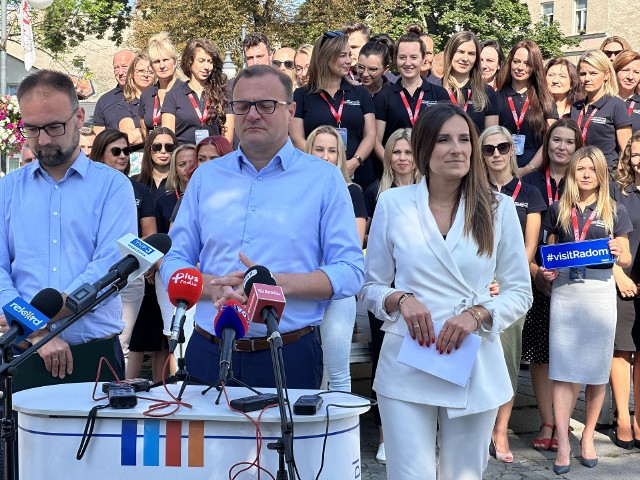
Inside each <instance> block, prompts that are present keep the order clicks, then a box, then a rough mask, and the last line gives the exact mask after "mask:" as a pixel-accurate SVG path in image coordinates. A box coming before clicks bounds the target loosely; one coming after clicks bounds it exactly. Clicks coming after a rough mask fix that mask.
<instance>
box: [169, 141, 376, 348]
mask: <svg viewBox="0 0 640 480" xmlns="http://www.w3.org/2000/svg"><path fill="white" fill-rule="evenodd" d="M169 235H170V236H171V238H172V241H173V244H172V247H171V250H170V251H169V253H168V254H167V255H165V257H164V260H163V262H162V267H161V273H162V279H163V280H164V282H165V283H166V284H168V282H169V280H170V278H171V275H172V274H173V273H174V272H175V271H176V270H178V269H180V268H187V267H193V266H195V265H196V264H197V263H198V262H200V271H202V272H203V273H205V274H207V273H208V274H214V275H225V274H228V273H230V272H233V271H236V270H246V267H245V266H244V265H243V264H242V263H241V262H240V260H239V259H238V253H239V252H243V253H245V254H246V255H247V256H248V257H249V258H250V259H252V260H253V261H255V262H257V263H259V264H260V265H264V266H265V267H267V268H269V270H271V271H272V272H275V273H278V272H287V273H308V272H313V271H315V270H317V269H321V270H322V271H323V272H324V273H325V274H326V275H327V276H328V277H329V280H330V281H331V285H332V287H333V297H332V299H340V298H345V297H350V296H352V295H355V294H356V293H358V291H359V290H360V287H361V286H362V282H363V280H364V258H363V255H362V249H361V248H360V239H359V238H358V233H357V231H356V222H355V216H354V213H353V205H352V202H351V199H350V197H349V193H348V192H347V186H346V184H345V181H344V178H343V177H342V175H341V174H340V171H339V170H338V169H337V168H335V166H333V165H331V164H329V163H327V162H325V161H323V160H321V159H318V158H316V157H313V156H311V155H307V154H305V153H303V152H301V151H300V150H297V149H295V148H294V147H293V144H292V143H291V141H290V140H288V141H287V143H286V144H285V145H284V146H283V147H282V149H280V151H279V152H278V153H277V154H276V156H275V157H274V158H273V159H272V160H271V162H269V164H268V165H267V166H265V167H264V168H262V169H261V170H260V171H256V169H255V168H254V167H253V165H252V164H251V163H250V162H249V160H248V159H247V158H246V157H245V156H244V153H243V152H242V146H241V147H240V149H238V150H236V151H234V152H232V153H230V154H228V155H226V156H224V157H222V158H218V159H216V161H215V162H207V163H205V164H204V165H201V166H199V167H198V168H197V169H196V171H195V172H194V174H193V177H192V178H191V180H190V181H189V186H188V187H187V190H186V192H185V195H184V197H183V200H182V204H181V206H180V211H179V212H178V215H177V217H176V221H175V223H174V224H173V228H172V229H171V232H170V234H169ZM326 303H327V302H326V301H320V300H310V299H302V298H295V297H290V298H287V304H286V307H285V309H284V313H283V315H282V319H281V321H280V331H281V332H288V331H292V330H297V329H299V328H302V327H305V326H307V325H319V324H320V322H321V320H322V316H323V314H324V308H325V306H326ZM215 316H216V311H215V309H214V307H213V302H212V301H211V300H201V301H200V302H199V303H198V307H197V310H196V313H195V321H196V323H197V324H198V325H199V326H200V327H201V328H203V329H205V330H207V331H208V332H210V333H212V334H213V333H214V330H213V319H214V318H215ZM264 335H266V328H265V326H264V325H258V324H255V323H251V324H250V327H249V333H248V334H247V336H249V337H261V336H264Z"/></svg>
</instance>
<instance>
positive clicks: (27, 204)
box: [0, 70, 137, 381]
mask: <svg viewBox="0 0 640 480" xmlns="http://www.w3.org/2000/svg"><path fill="white" fill-rule="evenodd" d="M18 103H19V105H20V111H21V115H22V120H23V124H24V126H23V127H22V132H23V134H24V135H25V136H26V137H27V140H28V144H29V147H30V148H31V150H32V151H33V152H34V153H35V155H36V161H35V162H33V163H31V164H30V165H27V166H25V167H23V168H20V169H18V170H16V171H15V172H12V173H10V174H9V175H7V176H6V177H5V178H3V179H2V180H0V212H2V214H3V217H2V219H1V220H0V305H5V304H6V303H8V302H9V301H10V300H12V299H13V298H15V297H17V296H20V297H22V298H23V299H25V300H27V301H30V300H31V299H32V298H33V297H34V295H35V294H36V293H37V292H39V291H40V290H42V289H43V288H46V287H51V288H55V289H56V290H58V291H60V292H63V297H64V298H66V294H69V293H71V292H72V291H74V290H75V289H76V288H77V287H79V286H81V285H82V284H84V283H94V282H95V281H97V280H98V279H99V278H101V277H102V276H104V275H105V274H106V273H107V271H108V270H109V268H110V267H111V266H112V265H113V264H115V263H116V262H117V261H118V260H119V259H120V254H119V252H118V245H117V240H118V238H120V237H122V236H123V235H125V234H127V233H129V232H134V233H135V232H137V223H136V210H135V201H134V196H133V189H132V187H131V182H129V180H128V179H127V178H126V177H125V176H124V175H122V174H121V173H120V172H118V171H117V170H115V169H112V168H110V167H108V166H106V165H104V164H102V163H97V162H92V161H91V160H89V159H88V158H87V157H86V156H85V154H84V153H82V152H81V151H80V147H79V137H80V134H79V128H80V127H81V126H82V125H83V123H84V110H83V109H82V108H81V107H80V106H79V104H78V99H77V96H76V92H75V88H74V87H73V83H72V82H71V80H70V79H69V77H68V76H66V75H64V74H62V73H59V72H53V71H47V70H41V71H39V72H37V73H35V74H33V75H30V76H29V77H27V78H26V79H25V80H23V82H22V83H21V84H20V86H19V87H18ZM69 315H71V312H70V311H69V310H67V309H66V308H64V307H63V309H62V310H61V311H60V312H59V313H58V315H56V316H55V317H54V319H53V320H54V321H56V320H59V319H62V318H64V317H68V316H69ZM123 326H124V325H123V322H122V305H121V302H120V297H119V296H113V297H110V298H109V299H107V300H106V301H105V302H104V303H103V304H101V305H99V306H98V307H97V308H96V309H95V310H94V311H93V312H91V313H89V314H87V315H86V316H85V317H83V318H82V319H80V320H79V321H78V322H76V323H75V324H74V325H73V326H71V327H70V328H69V329H67V330H66V331H64V332H63V333H62V335H61V336H60V337H58V338H55V339H54V340H53V341H51V342H50V343H48V344H47V345H45V346H44V347H42V348H41V349H40V350H38V353H39V354H40V356H41V357H42V359H43V360H44V363H45V366H46V368H47V370H48V371H50V372H51V373H52V375H53V376H54V377H59V378H60V379H62V378H64V377H65V376H66V375H67V374H71V373H72V372H73V357H72V354H71V350H70V348H69V345H75V344H79V343H87V342H91V341H94V340H98V339H104V338H107V337H113V338H114V340H113V345H114V346H113V348H116V349H117V348H118V345H119V341H118V337H117V334H118V333H119V332H120V331H121V330H122V328H123ZM4 331H6V320H5V319H4V317H2V319H1V320H0V332H4ZM46 333H47V332H46V330H45V331H42V330H40V331H37V332H35V333H34V334H33V335H32V336H31V337H30V339H29V340H30V341H31V342H32V343H34V342H36V341H37V340H39V339H40V338H42V336H44V335H45V334H46ZM120 354H121V351H120ZM120 356H121V355H120ZM116 358H117V359H118V360H120V358H118V356H116ZM116 367H118V366H116ZM120 367H122V366H120ZM96 369H97V365H96ZM118 370H122V368H119V369H118ZM123 373H124V372H122V371H120V372H119V374H121V375H122V374H123ZM83 380H84V381H87V380H88V379H79V380H78V381H83Z"/></svg>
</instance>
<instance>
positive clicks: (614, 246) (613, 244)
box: [607, 238, 622, 259]
mask: <svg viewBox="0 0 640 480" xmlns="http://www.w3.org/2000/svg"><path fill="white" fill-rule="evenodd" d="M607 245H609V251H610V252H611V255H613V258H615V259H617V258H618V257H619V256H620V254H621V253H622V248H620V244H619V243H618V241H617V240H616V239H615V238H612V239H611V240H609V242H608V243H607Z"/></svg>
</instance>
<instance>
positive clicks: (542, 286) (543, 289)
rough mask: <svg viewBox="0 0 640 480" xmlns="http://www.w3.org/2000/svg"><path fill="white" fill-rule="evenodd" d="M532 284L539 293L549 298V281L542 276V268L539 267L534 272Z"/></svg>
mask: <svg viewBox="0 0 640 480" xmlns="http://www.w3.org/2000/svg"><path fill="white" fill-rule="evenodd" d="M533 284H534V285H535V286H536V290H538V291H539V292H540V293H543V294H544V295H546V296H547V297H550V296H551V281H550V280H548V279H547V277H546V276H545V275H544V268H542V267H539V268H538V269H537V270H536V274H535V276H534V277H533Z"/></svg>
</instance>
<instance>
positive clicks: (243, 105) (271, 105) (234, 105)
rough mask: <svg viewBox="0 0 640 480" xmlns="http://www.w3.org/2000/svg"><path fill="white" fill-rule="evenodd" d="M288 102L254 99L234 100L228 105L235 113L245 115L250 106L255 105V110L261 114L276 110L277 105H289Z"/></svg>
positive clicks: (268, 113)
mask: <svg viewBox="0 0 640 480" xmlns="http://www.w3.org/2000/svg"><path fill="white" fill-rule="evenodd" d="M290 103H291V102H283V101H282V100H256V101H255V102H248V101H246V100H234V101H233V102H230V105H231V111H232V112H233V113H234V114H235V115H246V114H247V113H249V110H251V107H256V111H257V112H258V113H259V114H261V115H270V114H272V113H273V112H275V111H276V106H277V105H289V104H290Z"/></svg>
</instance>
